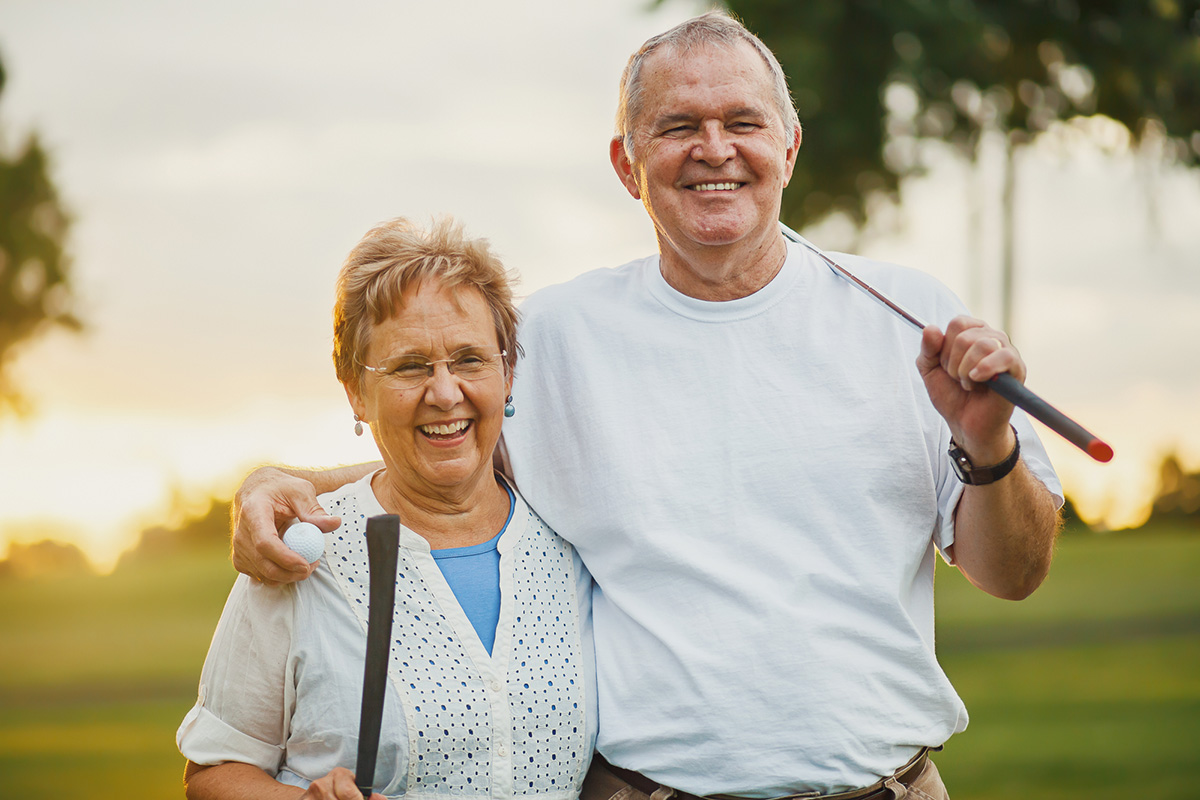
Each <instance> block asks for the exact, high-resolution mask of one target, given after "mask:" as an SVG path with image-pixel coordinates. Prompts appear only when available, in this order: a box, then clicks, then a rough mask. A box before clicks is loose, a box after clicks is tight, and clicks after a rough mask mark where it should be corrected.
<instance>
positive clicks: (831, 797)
mask: <svg viewBox="0 0 1200 800" xmlns="http://www.w3.org/2000/svg"><path fill="white" fill-rule="evenodd" d="M910 763H911V762H910ZM906 766H907V765H906ZM903 772H904V767H901V768H900V769H898V770H896V773H897V774H901V773H903ZM645 788H650V787H649V786H646V787H645ZM791 798H795V800H799V799H800V798H814V800H884V798H893V799H894V800H901V798H907V799H908V800H950V795H949V794H947V793H946V786H945V785H944V784H943V783H942V777H941V775H939V774H938V770H937V767H936V766H934V764H933V760H932V759H929V760H927V761H926V762H925V767H924V769H922V770H921V771H920V773H918V774H917V775H916V776H915V777H913V778H912V780H910V781H908V783H907V784H904V783H901V782H899V781H898V780H896V778H895V777H889V778H885V779H884V780H881V781H879V782H878V783H876V784H873V785H871V786H867V787H865V788H863V789H855V790H852V791H849V792H838V793H837V794H828V795H817V794H807V793H806V794H800V795H790V796H789V798H777V800H790V799H791ZM579 800H698V799H697V798H696V797H695V795H690V794H687V793H686V792H678V791H676V790H675V789H672V788H670V787H668V786H659V787H658V788H657V789H655V790H653V791H652V792H651V793H646V792H645V791H643V790H642V789H639V788H637V787H635V786H633V785H631V784H630V783H628V782H627V781H626V780H625V779H624V778H622V777H620V776H618V775H617V774H615V773H614V772H613V771H612V769H611V768H610V767H609V766H608V764H607V763H605V761H604V759H603V758H601V757H600V756H599V755H597V756H596V757H595V758H594V759H593V760H592V766H591V769H589V770H588V774H587V777H586V778H585V779H584V781H583V792H582V793H581V794H580V796H579Z"/></svg>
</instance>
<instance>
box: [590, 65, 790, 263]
mask: <svg viewBox="0 0 1200 800" xmlns="http://www.w3.org/2000/svg"><path fill="white" fill-rule="evenodd" d="M642 86H643V98H644V99H643V103H642V110H641V113H640V114H639V115H638V117H637V118H636V119H634V120H633V121H632V129H633V146H632V151H633V152H632V162H631V161H630V159H629V158H628V157H627V156H626V154H625V151H624V148H623V147H622V146H621V142H620V139H614V140H613V144H612V151H611V157H612V161H613V166H614V167H615V168H616V170H617V173H618V175H619V176H620V177H621V179H622V181H623V182H624V184H625V187H626V189H627V190H628V191H629V193H630V194H631V195H632V196H633V197H635V198H637V199H639V200H641V201H642V202H643V203H644V204H645V206H646V210H647V211H648V212H649V214H650V217H651V219H653V221H654V226H655V228H656V229H657V232H658V238H659V248H660V251H661V252H662V254H663V257H664V259H668V258H670V257H671V256H672V255H673V254H677V255H679V256H681V257H682V260H683V261H684V262H691V261H694V259H691V258H689V255H692V254H698V253H703V252H704V251H705V249H706V248H714V247H723V246H727V245H734V244H738V243H746V242H750V243H752V244H755V243H759V242H761V241H766V237H768V236H770V237H774V238H778V235H779V234H778V226H777V223H778V220H779V205H780V198H781V196H782V193H783V187H785V186H786V185H787V182H788V180H789V179H790V178H791V174H792V167H793V166H794V164H795V160H796V152H797V150H798V149H799V146H800V131H799V128H798V127H797V129H796V131H795V133H794V135H792V136H791V137H789V136H788V134H787V129H786V125H785V121H784V119H783V118H782V117H781V116H780V114H779V111H778V109H777V108H776V105H775V102H774V95H773V92H772V83H771V75H770V71H769V70H768V68H767V65H766V64H765V63H764V62H763V59H762V57H761V56H760V55H759V54H758V53H757V52H755V50H754V49H753V48H752V47H751V46H750V45H749V44H747V43H739V44H738V45H736V46H735V47H733V48H725V47H704V48H700V49H698V50H694V51H692V52H691V53H687V54H683V53H678V52H675V51H673V50H671V49H665V50H659V51H656V52H655V53H652V54H651V55H650V56H649V57H648V58H647V59H646V63H645V64H644V66H643V70H642Z"/></svg>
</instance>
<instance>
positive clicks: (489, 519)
mask: <svg viewBox="0 0 1200 800" xmlns="http://www.w3.org/2000/svg"><path fill="white" fill-rule="evenodd" d="M456 488H458V489H459V491H454V492H437V491H417V490H414V489H413V488H412V487H406V486H403V485H400V484H398V482H396V481H394V480H392V479H391V473H390V471H389V470H387V469H382V470H380V471H379V472H377V473H375V476H374V477H373V478H372V479H371V490H372V491H373V492H374V493H375V497H376V499H377V500H378V501H379V504H380V505H381V506H383V509H384V511H386V512H388V513H389V514H397V515H399V517H400V522H401V523H403V525H404V527H406V528H408V529H409V530H411V531H414V532H416V533H418V534H420V535H421V536H423V537H424V538H425V540H426V541H428V542H429V547H430V549H433V550H444V549H447V548H451V547H469V546H471V545H474V544H479V543H481V542H486V541H487V540H488V539H491V538H492V537H493V536H495V535H496V534H497V533H498V532H499V531H500V528H501V527H503V525H504V522H505V520H507V519H508V512H509V498H508V492H506V491H505V490H504V487H502V486H501V485H500V484H499V483H498V479H497V477H496V476H495V474H494V473H492V472H490V471H489V472H488V473H487V474H486V475H484V476H481V479H480V480H479V481H477V482H475V485H473V486H470V487H456Z"/></svg>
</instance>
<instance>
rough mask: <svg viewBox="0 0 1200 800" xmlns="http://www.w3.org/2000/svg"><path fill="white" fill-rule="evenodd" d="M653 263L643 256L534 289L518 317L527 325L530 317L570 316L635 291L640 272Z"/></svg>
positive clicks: (651, 258)
mask: <svg viewBox="0 0 1200 800" xmlns="http://www.w3.org/2000/svg"><path fill="white" fill-rule="evenodd" d="M656 259H657V257H656V256H647V257H645V258H639V259H637V260H636V261H630V262H628V263H626V264H622V265H621V266H619V267H603V268H600V269H593V270H590V271H588V272H584V273H582V274H581V275H577V276H576V277H574V278H571V279H570V280H567V281H564V282H562V283H556V284H553V285H551V286H547V287H545V288H543V289H538V290H537V291H535V292H534V293H533V294H531V295H529V297H527V298H525V300H524V301H523V302H522V303H521V316H522V318H523V319H524V320H525V321H528V320H529V319H530V318H531V317H533V316H539V317H540V316H545V315H553V314H563V313H574V312H577V311H578V310H579V309H581V308H586V307H589V306H594V305H597V304H602V303H608V302H612V301H613V300H615V299H619V298H621V297H622V296H624V295H626V294H628V293H629V292H636V291H639V289H640V287H641V286H642V281H641V279H642V275H643V274H644V271H645V270H646V269H648V268H651V266H652V262H655V261H656Z"/></svg>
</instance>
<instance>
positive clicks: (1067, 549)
mask: <svg viewBox="0 0 1200 800" xmlns="http://www.w3.org/2000/svg"><path fill="white" fill-rule="evenodd" d="M1198 577H1200V537H1196V536H1195V535H1192V536H1190V537H1186V536H1178V535H1169V534H1158V535H1149V534H1145V533H1141V534H1126V535H1122V536H1099V535H1097V536H1092V535H1085V536H1068V537H1066V538H1064V540H1063V542H1062V544H1061V545H1060V547H1059V552H1058V554H1057V556H1056V558H1055V563H1054V566H1053V568H1052V570H1051V574H1050V578H1049V580H1048V581H1047V582H1046V584H1045V585H1044V586H1043V587H1042V588H1041V589H1039V590H1038V591H1037V593H1035V594H1034V595H1033V596H1032V597H1031V598H1029V599H1028V600H1025V601H1023V602H1021V603H1008V602H1005V601H1002V600H996V599H994V598H991V597H988V596H987V595H985V594H983V593H981V592H979V591H977V590H975V589H974V588H973V587H971V586H969V585H968V584H967V582H966V581H965V579H963V578H962V576H961V575H959V574H958V573H957V572H955V571H954V570H953V569H950V568H946V567H945V566H944V565H939V574H938V585H937V604H938V605H937V607H938V653H939V657H940V660H941V662H942V664H943V666H944V667H945V669H946V672H947V674H949V676H950V679H951V680H952V681H953V682H954V685H955V687H956V688H957V689H958V691H959V694H960V695H961V696H962V698H963V700H964V701H965V702H966V704H967V708H968V709H969V711H970V714H971V724H970V727H969V728H968V729H967V730H966V731H965V732H964V733H962V734H959V735H958V736H956V737H954V738H953V739H951V740H950V742H949V743H947V745H946V749H945V751H944V752H943V753H941V754H939V755H938V757H937V762H938V768H939V769H940V770H941V772H942V776H943V778H944V779H945V780H946V784H947V786H948V787H949V788H950V790H951V796H953V797H954V798H955V800H961V799H962V798H971V799H973V800H991V799H992V798H996V800H999V798H1011V797H1031V798H1039V800H1059V799H1060V798H1061V799H1063V800H1065V799H1066V798H1097V799H1100V798H1127V797H1154V798H1157V799H1159V800H1169V799H1170V798H1180V800H1182V799H1183V798H1188V799H1189V800H1191V799H1192V798H1195V797H1197V796H1200V792H1198V790H1197V788H1196V786H1195V785H1194V781H1193V778H1192V773H1193V771H1194V770H1195V768H1196V767H1197V766H1200V744H1198V741H1200V636H1198V635H1197V634H1200V580H1197V578H1198Z"/></svg>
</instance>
